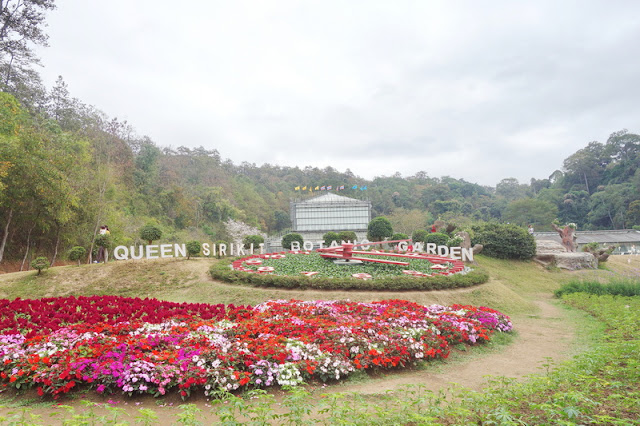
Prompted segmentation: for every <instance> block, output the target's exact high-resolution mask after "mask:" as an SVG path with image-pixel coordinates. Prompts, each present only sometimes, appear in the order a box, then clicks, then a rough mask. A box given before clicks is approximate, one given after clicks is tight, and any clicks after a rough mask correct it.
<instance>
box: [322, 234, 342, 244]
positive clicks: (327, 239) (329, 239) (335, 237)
mask: <svg viewBox="0 0 640 426" xmlns="http://www.w3.org/2000/svg"><path fill="white" fill-rule="evenodd" d="M322 240H323V241H324V245H325V246H327V247H328V246H330V245H331V243H333V242H334V241H335V242H337V243H340V241H341V240H340V234H338V233H337V232H333V231H329V232H327V233H326V234H324V235H323V236H322Z"/></svg>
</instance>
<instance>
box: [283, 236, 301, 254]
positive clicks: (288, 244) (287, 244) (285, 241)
mask: <svg viewBox="0 0 640 426" xmlns="http://www.w3.org/2000/svg"><path fill="white" fill-rule="evenodd" d="M294 241H297V242H298V243H300V246H301V247H302V243H304V239H303V238H302V235H300V234H297V233H295V232H292V233H290V234H287V235H285V236H284V237H282V247H284V248H285V249H287V250H291V243H293V242H294Z"/></svg>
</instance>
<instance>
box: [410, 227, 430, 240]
mask: <svg viewBox="0 0 640 426" xmlns="http://www.w3.org/2000/svg"><path fill="white" fill-rule="evenodd" d="M427 235H429V232H427V231H426V230H424V229H416V230H415V231H413V234H412V235H411V239H412V240H413V242H414V243H424V242H426V240H427Z"/></svg>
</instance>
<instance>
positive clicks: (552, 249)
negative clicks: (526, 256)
mask: <svg viewBox="0 0 640 426" xmlns="http://www.w3.org/2000/svg"><path fill="white" fill-rule="evenodd" d="M566 252H567V249H566V248H565V247H564V246H563V245H562V244H560V243H559V242H557V241H554V240H537V241H536V255H540V254H549V253H566Z"/></svg>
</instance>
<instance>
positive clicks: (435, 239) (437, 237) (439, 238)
mask: <svg viewBox="0 0 640 426" xmlns="http://www.w3.org/2000/svg"><path fill="white" fill-rule="evenodd" d="M424 242H425V244H429V243H434V244H435V245H437V246H446V245H447V243H448V242H449V236H448V235H447V234H441V233H440V232H434V233H431V234H429V235H427V236H426V237H425V239H424Z"/></svg>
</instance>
